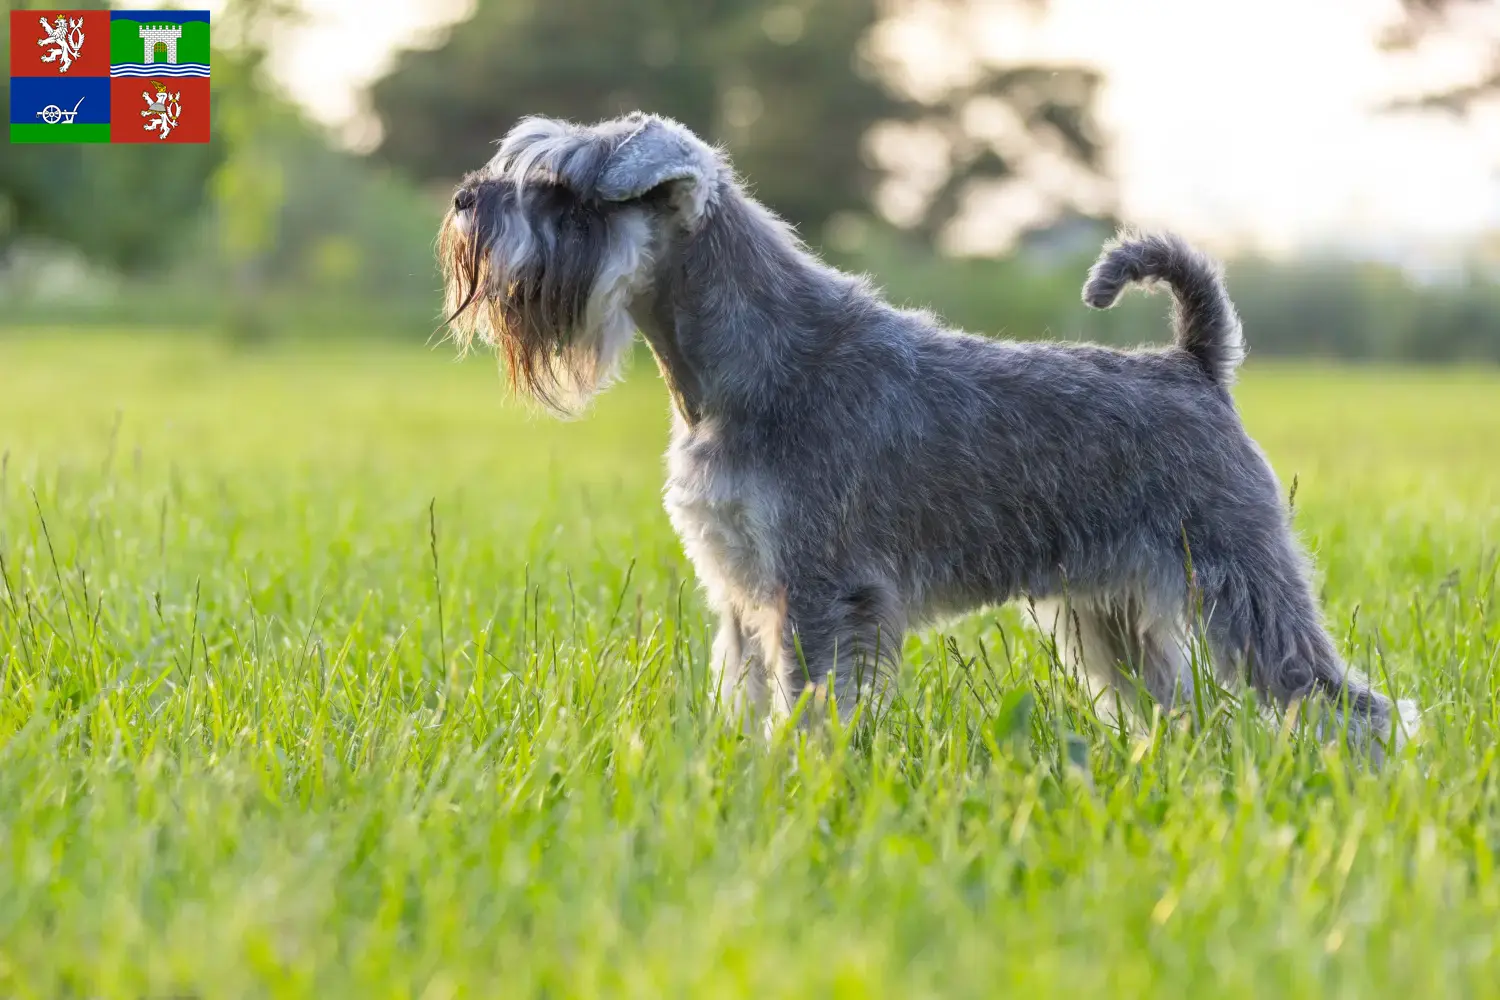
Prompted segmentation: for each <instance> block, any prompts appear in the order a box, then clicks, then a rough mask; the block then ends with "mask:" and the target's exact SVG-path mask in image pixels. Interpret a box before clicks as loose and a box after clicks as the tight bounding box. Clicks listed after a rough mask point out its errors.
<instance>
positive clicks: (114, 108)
mask: <svg viewBox="0 0 1500 1000" xmlns="http://www.w3.org/2000/svg"><path fill="white" fill-rule="evenodd" d="M157 83H160V84H161V85H162V86H164V87H166V88H167V93H168V94H169V95H171V94H181V95H182V98H181V104H182V112H181V114H180V115H178V116H177V124H176V126H174V127H172V128H171V129H170V130H169V131H168V132H167V138H166V139H165V140H163V139H162V138H161V135H160V127H159V125H158V128H157V129H154V130H151V129H147V128H146V125H147V124H148V123H153V122H159V120H160V116H159V115H158V114H157V113H156V112H152V113H151V114H149V115H147V114H142V112H144V111H146V110H147V109H148V106H149V105H150V103H152V102H154V101H155V100H156V84H157ZM109 97H110V105H109V124H110V132H109V141H110V142H154V143H157V144H158V145H163V146H164V145H166V144H167V143H170V142H207V141H208V97H209V81H208V77H206V76H187V77H177V78H175V79H167V78H164V79H162V80H153V79H151V78H150V77H148V76H117V77H114V78H112V79H111V80H110V81H109ZM167 106H168V108H172V106H173V105H172V102H171V101H168V102H167Z"/></svg>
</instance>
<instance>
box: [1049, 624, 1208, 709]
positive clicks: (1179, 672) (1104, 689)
mask: <svg viewBox="0 0 1500 1000" xmlns="http://www.w3.org/2000/svg"><path fill="white" fill-rule="evenodd" d="M1035 608H1036V625H1037V627H1038V628H1040V629H1041V630H1042V632H1043V633H1044V634H1046V635H1047V636H1048V637H1049V639H1051V641H1052V642H1053V643H1054V644H1055V648H1056V653H1057V656H1058V658H1059V659H1060V660H1061V661H1062V664H1063V666H1065V667H1067V668H1069V669H1071V670H1073V671H1074V672H1075V674H1076V676H1077V678H1078V680H1079V681H1080V683H1082V684H1083V686H1084V689H1085V690H1086V691H1087V692H1088V694H1089V697H1090V699H1091V700H1092V701H1093V704H1094V709H1095V711H1096V712H1098V713H1099V714H1100V715H1101V716H1104V717H1106V718H1108V719H1110V720H1111V721H1116V722H1117V721H1119V719H1118V714H1119V713H1118V712H1117V710H1116V709H1117V703H1118V701H1124V702H1125V703H1126V704H1134V703H1136V702H1137V700H1138V699H1137V692H1138V690H1139V688H1141V687H1144V688H1145V689H1146V691H1147V692H1148V693H1149V694H1150V695H1151V697H1152V698H1153V699H1154V700H1155V701H1157V702H1158V703H1159V704H1161V705H1162V707H1163V708H1166V709H1171V708H1173V707H1175V706H1178V705H1181V704H1183V703H1185V702H1186V701H1188V700H1190V699H1191V697H1192V690H1193V671H1192V659H1191V656H1190V653H1189V649H1188V645H1187V642H1186V639H1185V630H1184V629H1183V628H1182V627H1181V623H1180V622H1176V621H1173V620H1171V619H1169V618H1165V617H1160V616H1155V615H1152V614H1151V613H1150V612H1148V611H1147V610H1146V609H1145V608H1143V607H1142V606H1141V603H1140V602H1139V601H1138V600H1137V599H1135V598H1133V597H1129V596H1121V597H1107V598H1086V599H1080V600H1072V601H1064V600H1060V599H1049V600H1046V601H1039V602H1037V603H1036V604H1035Z"/></svg>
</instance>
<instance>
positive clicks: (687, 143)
mask: <svg viewBox="0 0 1500 1000" xmlns="http://www.w3.org/2000/svg"><path fill="white" fill-rule="evenodd" d="M717 175H718V157H717V156H716V155H715V154H714V152H713V150H711V149H710V148H709V147H708V146H707V145H705V144H704V143H703V142H702V140H700V139H699V138H698V137H697V136H695V135H693V133H691V132H689V131H688V130H687V129H685V128H683V127H682V126H681V125H678V124H677V123H676V122H672V121H667V120H665V119H661V118H655V117H652V118H647V119H645V120H643V121H642V122H641V123H640V125H639V126H638V127H637V128H636V129H635V130H634V131H632V132H631V133H630V134H629V135H627V136H626V137H625V139H624V140H623V141H622V142H621V143H620V144H619V145H618V146H616V147H615V149H614V151H613V152H612V153H610V155H609V158H608V159H607V160H606V161H605V162H604V167H603V168H602V169H601V170H600V172H599V181H598V184H597V185H596V186H595V190H596V191H597V192H598V195H599V197H600V198H602V199H604V200H605V201H633V200H635V199H636V198H640V197H643V196H644V195H646V194H647V193H649V192H651V191H654V190H656V189H657V188H660V187H662V186H663V185H666V184H671V185H674V186H676V187H678V188H679V189H680V193H681V195H684V196H685V197H679V198H674V199H673V200H674V201H676V202H677V203H678V204H679V205H682V206H684V207H687V208H690V209H692V210H693V211H694V212H695V213H701V212H702V210H703V207H704V205H705V204H706V202H707V201H708V200H709V197H710V194H711V188H712V185H713V183H714V182H715V180H716V179H717Z"/></svg>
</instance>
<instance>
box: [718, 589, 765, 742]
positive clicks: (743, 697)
mask: <svg viewBox="0 0 1500 1000" xmlns="http://www.w3.org/2000/svg"><path fill="white" fill-rule="evenodd" d="M712 656H713V663H712V667H713V685H714V697H715V698H716V699H717V701H718V705H719V707H720V708H721V709H722V710H723V711H725V712H727V713H728V714H729V715H731V716H732V717H734V718H736V719H739V720H740V721H742V722H743V723H744V724H745V726H746V731H747V732H748V731H750V730H751V728H752V726H753V724H754V723H755V722H757V721H758V720H759V719H760V718H761V717H762V716H764V715H765V714H766V711H767V709H768V708H769V705H768V701H769V699H768V698H767V694H768V688H767V685H766V667H765V658H764V657H763V656H762V655H761V646H760V642H759V641H758V639H757V638H756V637H755V636H754V635H752V634H750V633H748V632H747V631H746V630H745V627H744V623H743V622H742V620H741V618H740V614H739V612H737V611H735V610H734V609H733V608H730V607H726V608H723V609H721V610H720V612H719V631H718V633H717V634H716V635H715V636H714V645H713V653H712Z"/></svg>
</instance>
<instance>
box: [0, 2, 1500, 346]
mask: <svg viewBox="0 0 1500 1000" xmlns="http://www.w3.org/2000/svg"><path fill="white" fill-rule="evenodd" d="M23 6H24V5H23ZM30 6H34V7H39V6H41V5H39V4H30ZM191 6H207V7H209V8H210V9H211V10H212V11H213V13H214V16H215V21H214V41H215V45H216V55H215V65H214V88H215V90H214V93H215V98H214V100H215V107H214V126H215V136H216V141H215V143H214V144H213V145H212V146H211V147H210V148H208V149H206V150H192V151H189V150H181V149H175V150H152V149H142V150H124V149H110V148H106V149H83V148H80V149H70V148H63V147H52V148H37V147H32V148H28V147H18V146H10V147H7V149H6V152H5V154H4V159H3V165H0V253H3V258H0V260H3V262H4V263H3V265H0V267H3V271H0V294H3V295H4V296H5V297H6V298H7V299H9V300H10V301H11V302H12V303H13V308H12V309H11V310H10V314H11V316H10V318H11V319H12V320H16V319H18V318H19V319H22V320H26V321H30V320H32V319H34V318H36V317H39V316H45V317H47V318H49V319H57V318H64V319H66V318H68V317H69V316H74V317H76V318H77V319H78V320H79V321H85V320H88V319H89V318H90V317H94V316H107V317H109V318H110V319H111V320H112V321H116V322H118V321H120V320H122V319H130V318H131V317H135V316H138V315H140V314H141V313H142V312H144V313H146V314H148V315H154V314H155V313H154V311H153V307H152V305H151V303H152V302H155V301H160V300H161V298H162V297H163V296H171V297H172V299H173V301H175V302H177V303H178V304H179V309H178V310H177V312H176V313H174V315H175V316H177V317H178V319H179V320H180V321H182V322H185V323H200V322H208V321H214V322H221V323H222V325H223V326H225V328H227V329H230V330H231V331H234V330H239V331H240V332H241V333H244V334H247V335H251V336H264V335H269V334H272V333H275V332H276V331H277V330H278V329H279V330H283V331H287V330H294V329H302V328H306V327H317V328H319V329H323V330H329V329H331V328H337V327H343V326H353V327H358V328H361V329H369V328H370V326H371V324H372V323H373V324H374V325H377V326H381V327H392V328H393V329H392V330H391V332H393V333H402V332H405V333H406V334H409V335H411V336H424V335H425V334H427V333H430V332H431V330H430V327H431V321H432V319H433V309H434V307H435V302H436V297H435V294H434V291H435V279H434V276H433V273H432V268H431V255H430V240H431V236H432V232H433V229H434V226H435V222H436V220H437V218H438V213H439V212H440V208H441V205H442V203H443V201H444V199H445V198H446V197H447V193H448V191H449V190H451V185H452V182H453V180H454V179H455V178H456V177H457V176H458V174H459V173H460V172H461V171H462V170H464V169H466V168H467V167H469V166H473V165H475V164H477V163H479V162H481V160H482V159H483V157H484V156H485V151H486V150H487V149H488V147H489V144H490V143H492V142H493V141H494V140H495V139H497V138H498V137H499V136H500V135H502V134H503V133H504V131H505V130H506V129H507V128H508V127H509V126H510V125H511V124H512V123H513V122H514V121H515V119H516V118H517V117H518V116H519V115H521V114H525V113H529V112H545V113H552V114H559V115H567V116H572V117H579V118H587V117H601V116H605V115H609V114H614V113H618V112H621V111H625V110H629V109H631V108H633V107H637V106H639V107H643V108H646V109H648V110H653V111H659V112H663V113H667V114H671V115H674V116H676V117H678V118H680V119H682V120H683V121H685V122H686V123H687V124H689V125H690V126H692V127H694V128H695V129H697V130H699V131H700V132H703V133H705V134H707V135H708V136H709V137H711V138H713V139H715V140H718V141H722V142H724V143H725V144H726V145H727V146H728V148H729V149H730V150H731V152H732V153H733V154H734V156H735V159H736V162H737V164H738V165H739V167H740V168H741V171H742V173H744V175H745V176H746V177H747V179H748V180H749V181H750V182H751V184H752V185H753V186H754V188H755V190H756V191H757V192H758V193H759V195H760V196H761V197H762V198H764V199H765V200H767V201H769V202H770V203H771V204H772V205H773V207H775V208H776V209H777V210H779V211H781V212H782V213H783V214H785V215H786V216H788V217H789V218H790V219H791V220H792V221H793V222H794V223H795V224H796V225H797V226H798V228H799V229H800V231H801V232H802V233H803V235H804V237H805V238H806V239H807V240H808V241H809V242H810V243H811V244H813V245H814V246H815V247H817V248H819V249H820V250H822V251H823V252H825V253H828V254H829V255H831V256H834V257H835V258H836V259H837V260H838V261H839V263H841V264H844V265H846V266H850V267H855V268H858V269H862V270H867V271H871V272H873V273H874V274H876V275H877V276H878V277H880V278H881V279H882V280H883V281H884V282H885V283H886V284H887V286H888V288H890V290H891V291H892V294H894V295H895V296H896V297H898V298H902V299H906V300H911V301H915V302H921V303H922V304H926V305H930V306H933V307H935V308H937V309H938V310H940V311H941V312H943V313H945V314H947V315H948V316H949V317H950V318H952V319H953V320H955V321H956V322H960V323H963V324H965V325H970V326H976V327H978V328H981V329H985V330H991V331H996V330H1004V331H1006V332H1007V333H1010V334H1014V335H1028V336H1029V335H1061V336H1079V335H1081V336H1095V337H1101V338H1104V339H1137V338H1139V337H1146V336H1149V335H1150V331H1149V330H1148V329H1147V328H1146V327H1145V326H1144V325H1143V321H1137V320H1133V319H1132V317H1131V314H1130V313H1129V312H1128V311H1127V313H1126V314H1124V315H1123V316H1122V317H1111V318H1106V319H1098V318H1085V317H1082V316H1079V315H1078V310H1077V309H1076V307H1075V299H1074V297H1073V293H1072V287H1071V286H1072V285H1073V284H1076V279H1077V277H1078V268H1079V267H1080V266H1081V265H1082V264H1083V263H1086V261H1087V258H1088V257H1089V256H1090V255H1091V254H1092V252H1093V251H1094V249H1095V248H1096V247H1097V245H1098V242H1099V241H1100V239H1101V238H1102V237H1103V236H1105V235H1107V234H1108V233H1109V232H1110V231H1111V230H1112V229H1113V228H1114V226H1115V225H1117V224H1118V223H1121V222H1123V223H1129V224H1137V225H1149V226H1166V227H1171V228H1174V229H1177V230H1179V231H1181V232H1183V233H1185V234H1187V235H1188V236H1190V237H1192V238H1193V239H1194V240H1196V241H1198V242H1200V243H1201V244H1203V245H1204V246H1205V247H1208V248H1210V249H1212V250H1213V251H1215V252H1217V253H1219V254H1221V255H1223V256H1225V257H1227V258H1229V259H1231V260H1232V261H1234V262H1236V264H1237V265H1238V266H1237V267H1235V268H1233V269H1232V270H1233V272H1234V273H1235V274H1237V275H1238V276H1239V281H1238V285H1239V287H1238V289H1237V297H1238V298H1239V299H1240V300H1241V301H1242V304H1243V305H1244V307H1245V311H1246V312H1247V314H1248V315H1249V316H1250V318H1251V319H1252V320H1259V321H1260V324H1259V325H1260V329H1258V330H1256V331H1255V332H1254V333H1253V334H1252V336H1253V338H1254V341H1255V343H1257V344H1258V345H1259V346H1260V347H1261V349H1262V350H1266V351H1269V352H1271V353H1288V352H1293V353H1306V352H1311V353H1324V354H1328V353H1331V354H1336V355H1341V356H1349V357H1367V356H1382V355H1398V356H1406V357H1411V358H1416V359H1421V360H1440V359H1447V358H1454V359H1473V358H1478V357H1484V358H1496V357H1500V297H1496V296H1493V295H1491V293H1490V291H1489V289H1488V284H1489V278H1490V276H1491V273H1492V271H1493V269H1494V268H1495V267H1496V266H1500V239H1497V233H1500V174H1497V168H1500V110H1497V107H1496V105H1495V104H1494V102H1492V101H1490V100H1489V96H1490V89H1491V85H1492V84H1493V83H1494V74H1495V62H1496V53H1497V47H1496V46H1497V40H1500V9H1497V8H1496V6H1495V5H1494V4H1492V3H1488V2H1474V0H1455V2H1448V3H1443V2H1436V3H1434V2H1431V0H1404V2H1403V0H1314V2H1307V0H1253V2H1252V0H1245V2H1240V0H1216V2H1213V3H1205V2H1202V0H1132V2H1129V3H1120V2H1111V0H787V2H769V0H716V2H712V3H705V2H699V0H652V2H647V0H609V2H605V0H556V2H549V3H534V2H530V0H425V2H417V0H204V2H202V3H198V4H192V5H191ZM963 258H967V260H964V262H963V263H959V260H960V259H963ZM1023 265H1024V270H1018V268H1020V267H1022V266H1023ZM1022 283H1024V284H1025V285H1026V286H1027V287H1024V288H1023V287H1019V286H1020V285H1021V284H1022ZM1304 286H1306V287H1304ZM1262 293H1264V294H1262ZM1299 296H1313V297H1316V299H1317V301H1316V302H1305V301H1302V299H1301V298H1299ZM1438 300H1441V301H1438ZM1460 300H1461V301H1460ZM1309 310H1311V314H1312V315H1314V316H1316V317H1317V318H1318V320H1317V327H1318V328H1317V329H1313V330H1310V329H1308V328H1307V324H1300V325H1299V323H1298V321H1297V318H1298V316H1299V314H1300V315H1303V316H1306V315H1308V314H1309ZM1448 313H1452V314H1453V316H1454V318H1452V319H1451V320H1444V319H1443V317H1444V316H1445V315H1447V314H1448ZM1417 314H1421V315H1422V316H1423V317H1424V321H1423V322H1424V325H1425V327H1426V328H1425V329H1424V330H1423V331H1422V332H1421V334H1420V335H1419V334H1418V332H1417V330H1416V329H1415V327H1414V325H1413V324H1414V323H1415V320H1414V318H1413V317H1415V316H1416V315H1417ZM1434 317H1435V318H1434ZM1445 324H1446V325H1445ZM1450 326H1451V327H1452V328H1451V329H1449V327H1450ZM1434 327H1435V329H1434Z"/></svg>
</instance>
